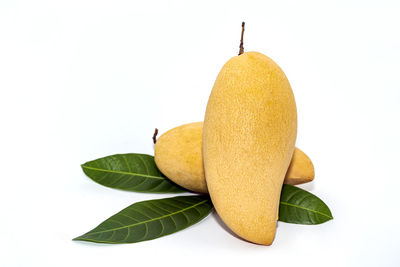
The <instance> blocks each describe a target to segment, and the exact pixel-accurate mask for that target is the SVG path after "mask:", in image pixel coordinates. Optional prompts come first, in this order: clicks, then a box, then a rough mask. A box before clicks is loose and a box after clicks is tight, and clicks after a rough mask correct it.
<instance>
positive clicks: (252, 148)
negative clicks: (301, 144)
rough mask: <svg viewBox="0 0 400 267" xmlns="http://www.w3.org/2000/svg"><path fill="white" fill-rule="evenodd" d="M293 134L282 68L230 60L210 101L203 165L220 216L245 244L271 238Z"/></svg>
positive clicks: (247, 56)
mask: <svg viewBox="0 0 400 267" xmlns="http://www.w3.org/2000/svg"><path fill="white" fill-rule="evenodd" d="M296 134H297V111H296V103H295V100H294V96H293V92H292V89H291V87H290V84H289V81H288V80H287V78H286V76H285V74H284V73H283V71H282V70H281V69H280V67H279V66H278V65H277V64H276V63H275V62H274V61H272V60H271V59H270V58H269V57H267V56H265V55H263V54H260V53H257V52H247V53H244V54H241V55H239V56H235V57H233V58H231V59H230V60H229V61H228V62H227V63H226V64H225V65H224V66H223V68H222V69H221V71H220V73H219V75H218V77H217V79H216V81H215V84H214V87H213V89H212V92H211V95H210V98H209V100H208V104H207V110H206V114H205V119H204V129H203V160H204V170H205V176H206V181H207V187H208V191H209V193H210V196H211V199H212V202H213V203H214V206H215V209H216V211H217V212H218V214H219V216H220V217H221V219H222V220H223V221H224V222H225V224H226V225H227V226H228V227H229V228H230V229H231V230H232V231H233V232H235V233H236V234H237V235H239V236H240V237H242V238H244V239H246V240H248V241H251V242H254V243H257V244H263V245H270V244H271V243H272V242H273V240H274V237H275V231H276V223H277V219H278V209H279V198H280V193H281V189H282V183H283V180H284V178H285V174H286V171H287V170H288V166H289V163H290V160H291V158H292V155H293V151H294V148H295V141H296Z"/></svg>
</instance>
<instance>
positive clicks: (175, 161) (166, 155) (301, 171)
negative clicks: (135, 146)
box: [154, 122, 314, 193]
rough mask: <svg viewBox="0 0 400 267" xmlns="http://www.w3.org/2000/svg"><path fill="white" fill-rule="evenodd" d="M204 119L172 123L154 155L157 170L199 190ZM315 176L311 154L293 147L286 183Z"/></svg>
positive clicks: (204, 186)
mask: <svg viewBox="0 0 400 267" xmlns="http://www.w3.org/2000/svg"><path fill="white" fill-rule="evenodd" d="M202 136H203V122H193V123H188V124H184V125H181V126H178V127H175V128H173V129H171V130H169V131H167V132H166V133H164V134H163V135H161V136H160V138H159V139H158V140H157V143H156V144H155V147H154V149H155V151H154V159H155V162H156V164H157V167H158V168H159V169H160V171H161V172H162V173H163V174H164V175H165V176H167V177H168V178H169V179H170V180H172V181H174V182H175V183H176V184H178V185H180V186H182V187H184V188H186V189H189V190H191V191H194V192H198V193H208V189H207V184H206V178H205V176H204V165H203V153H202ZM313 179H314V166H313V164H312V162H311V160H310V158H309V157H308V156H307V155H306V154H305V153H304V152H303V151H301V150H300V149H298V148H295V150H294V153H293V157H292V161H291V163H290V165H289V169H288V171H287V172H286V176H285V180H284V183H285V184H290V185H296V184H303V183H307V182H311V181H312V180H313Z"/></svg>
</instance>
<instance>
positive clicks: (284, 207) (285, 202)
mask: <svg viewBox="0 0 400 267" xmlns="http://www.w3.org/2000/svg"><path fill="white" fill-rule="evenodd" d="M332 219H333V217H332V214H331V211H330V210H329V208H328V206H327V205H326V204H325V203H324V202H323V201H322V200H321V199H319V198H318V197H317V196H315V195H313V194H311V193H309V192H307V191H305V190H303V189H301V188H298V187H295V186H292V185H286V184H284V185H283V187H282V193H281V201H280V205H279V220H280V221H282V222H287V223H297V224H320V223H324V222H326V221H329V220H332Z"/></svg>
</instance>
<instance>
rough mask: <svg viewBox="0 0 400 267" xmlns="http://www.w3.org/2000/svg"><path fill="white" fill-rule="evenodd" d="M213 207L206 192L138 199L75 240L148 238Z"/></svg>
mask: <svg viewBox="0 0 400 267" xmlns="http://www.w3.org/2000/svg"><path fill="white" fill-rule="evenodd" d="M212 208H213V205H212V203H211V201H210V199H209V197H208V196H207V195H204V196H179V197H172V198H164V199H156V200H148V201H143V202H137V203H135V204H133V205H131V206H129V207H127V208H125V209H123V210H121V211H120V212H118V213H117V214H115V215H114V216H112V217H110V218H108V219H107V220H105V221H104V222H102V223H101V224H100V225H99V226H97V227H96V228H94V229H93V230H91V231H90V232H87V233H86V234H84V235H82V236H79V237H77V238H75V239H74V240H80V241H89V242H96V243H110V244H121V243H135V242H140V241H145V240H151V239H155V238H159V237H162V236H165V235H169V234H172V233H175V232H177V231H180V230H182V229H185V228H187V227H189V226H191V225H193V224H195V223H197V222H199V221H201V220H202V219H203V218H204V217H206V216H207V215H208V214H209V213H210V212H211V210H212Z"/></svg>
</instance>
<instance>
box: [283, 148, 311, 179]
mask: <svg viewBox="0 0 400 267" xmlns="http://www.w3.org/2000/svg"><path fill="white" fill-rule="evenodd" d="M314 177H315V172H314V165H313V163H312V161H311V159H310V158H309V157H308V156H307V155H306V153H304V152H303V151H301V150H300V149H298V148H297V147H296V149H295V150H294V153H293V157H292V161H291V162H290V165H289V168H288V170H287V172H286V177H285V181H284V183H285V184H290V185H297V184H304V183H308V182H311V181H312V180H314Z"/></svg>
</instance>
